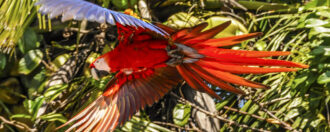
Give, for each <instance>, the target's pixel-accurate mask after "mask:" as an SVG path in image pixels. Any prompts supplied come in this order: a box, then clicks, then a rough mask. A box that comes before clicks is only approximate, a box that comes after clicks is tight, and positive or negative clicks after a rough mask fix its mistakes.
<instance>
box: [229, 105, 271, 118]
mask: <svg viewBox="0 0 330 132" xmlns="http://www.w3.org/2000/svg"><path fill="white" fill-rule="evenodd" d="M223 108H224V109H226V110H230V111H234V112H238V113H241V114H244V115H249V116H252V117H254V118H257V119H259V120H262V121H264V120H266V119H265V118H262V117H260V116H258V115H255V114H249V113H247V112H245V111H241V110H238V109H235V108H231V107H228V106H224V107H223Z"/></svg>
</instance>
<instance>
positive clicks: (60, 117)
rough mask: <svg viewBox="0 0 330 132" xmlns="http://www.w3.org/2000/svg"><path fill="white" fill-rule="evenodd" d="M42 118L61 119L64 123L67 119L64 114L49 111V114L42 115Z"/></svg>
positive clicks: (49, 119) (47, 119) (48, 119)
mask: <svg viewBox="0 0 330 132" xmlns="http://www.w3.org/2000/svg"><path fill="white" fill-rule="evenodd" d="M40 119H43V120H46V121H59V122H62V123H65V122H66V121H67V119H66V118H65V117H64V116H63V115H62V114H58V113H49V114H47V115H42V116H40Z"/></svg>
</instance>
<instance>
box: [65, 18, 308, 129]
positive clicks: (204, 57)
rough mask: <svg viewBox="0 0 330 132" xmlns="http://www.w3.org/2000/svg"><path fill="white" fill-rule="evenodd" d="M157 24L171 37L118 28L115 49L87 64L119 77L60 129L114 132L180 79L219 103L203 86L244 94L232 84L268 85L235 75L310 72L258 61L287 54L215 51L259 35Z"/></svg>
mask: <svg viewBox="0 0 330 132" xmlns="http://www.w3.org/2000/svg"><path fill="white" fill-rule="evenodd" d="M156 25H157V26H158V27H159V28H161V29H162V30H164V31H166V32H167V33H168V34H170V36H168V38H167V37H160V36H159V35H158V36H157V35H154V34H153V33H152V32H151V31H149V30H147V29H143V28H138V29H136V28H134V27H131V26H122V25H121V24H119V23H117V26H118V34H119V37H118V39H119V45H118V46H117V47H116V48H115V49H114V50H112V51H110V52H108V53H106V54H104V55H102V56H101V57H99V58H98V59H97V60H96V61H95V62H94V63H93V64H92V65H91V67H92V68H95V69H96V70H101V69H102V70H105V71H107V72H117V74H116V76H115V78H114V79H113V80H111V81H110V82H109V83H108V85H107V86H108V88H107V89H106V90H105V92H104V93H103V95H102V96H101V97H99V98H98V99H97V100H96V101H95V102H93V103H92V104H90V105H89V106H88V107H87V108H85V109H84V110H82V111H81V112H80V113H79V114H77V115H76V116H75V117H73V118H72V119H70V120H69V121H68V122H67V123H65V124H63V125H62V126H61V127H63V126H65V125H68V124H69V123H72V122H74V121H76V122H75V124H74V125H72V126H71V127H70V128H69V129H68V131H70V130H72V129H74V128H77V130H81V131H87V130H93V131H105V130H114V129H115V128H116V126H117V125H121V124H123V123H124V122H125V121H126V120H128V119H130V118H131V116H132V115H133V114H134V113H135V112H137V111H138V110H139V109H141V108H142V109H143V108H144V107H145V105H149V106H150V105H152V104H153V103H154V102H157V101H158V100H159V99H160V98H162V97H163V96H164V95H165V94H166V93H168V92H169V91H170V90H171V89H172V88H173V87H174V86H176V85H177V84H178V83H179V82H180V81H183V80H184V81H186V82H187V83H188V84H189V85H190V86H191V87H192V88H194V89H196V90H199V91H202V92H206V93H208V94H210V95H211V96H213V97H215V98H219V99H220V97H219V96H218V95H217V94H216V93H215V92H214V91H213V90H212V89H211V88H209V87H208V86H207V85H206V84H205V81H207V82H209V83H211V84H213V85H215V86H218V87H220V88H222V89H224V90H227V91H230V92H234V93H238V94H244V92H243V91H242V90H240V89H237V88H235V87H234V85H243V86H248V87H254V88H267V86H265V85H263V84H260V83H256V82H252V81H249V80H246V79H244V78H242V77H240V76H237V75H234V74H250V73H252V74H262V73H271V72H289V71H296V69H293V68H286V67H298V68H307V67H308V66H307V65H303V64H299V63H294V62H290V61H283V60H273V59H263V58H262V57H271V56H282V55H289V54H290V53H289V52H280V51H241V50H231V49H222V48H219V47H222V46H230V45H233V44H237V43H240V42H242V41H244V40H247V39H250V38H253V37H256V36H259V35H261V33H251V34H245V35H239V36H233V37H225V38H217V39H212V38H213V37H214V36H215V35H216V34H217V33H219V32H221V31H222V30H224V29H225V28H226V27H227V26H229V25H230V22H226V23H224V24H221V25H219V26H216V27H214V28H212V29H209V30H206V31H203V32H202V30H203V29H204V28H205V27H206V26H207V23H202V24H200V25H197V26H195V27H193V28H185V29H181V30H175V29H172V28H169V27H167V26H164V25H161V24H156ZM171 51H174V52H173V53H174V54H173V53H172V52H171ZM175 56H177V58H176V57H175ZM98 60H99V61H98ZM102 61H103V62H102ZM250 66H254V67H250ZM255 66H258V67H255ZM259 66H281V67H280V68H278V67H277V68H269V67H268V68H264V67H259ZM231 84H234V85H231Z"/></svg>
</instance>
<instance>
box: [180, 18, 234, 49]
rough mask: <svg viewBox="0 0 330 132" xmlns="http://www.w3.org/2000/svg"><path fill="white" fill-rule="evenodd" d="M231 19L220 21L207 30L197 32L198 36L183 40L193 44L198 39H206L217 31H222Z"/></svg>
mask: <svg viewBox="0 0 330 132" xmlns="http://www.w3.org/2000/svg"><path fill="white" fill-rule="evenodd" d="M230 23H231V21H227V22H225V23H222V24H220V25H218V26H216V27H214V28H211V29H209V30H206V31H204V32H201V33H199V34H198V36H196V37H194V38H191V39H188V40H186V41H184V42H183V43H185V44H194V42H196V41H197V42H198V41H206V40H208V39H210V38H213V37H214V36H215V35H217V34H218V33H219V32H221V31H223V30H224V29H226V28H227V27H228V26H229V25H230Z"/></svg>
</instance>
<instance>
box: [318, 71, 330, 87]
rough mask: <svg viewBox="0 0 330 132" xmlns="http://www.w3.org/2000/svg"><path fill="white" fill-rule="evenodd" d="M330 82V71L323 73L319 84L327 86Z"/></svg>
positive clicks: (319, 78)
mask: <svg viewBox="0 0 330 132" xmlns="http://www.w3.org/2000/svg"><path fill="white" fill-rule="evenodd" d="M329 82H330V71H327V72H324V73H322V74H321V75H320V76H319V77H318V78H317V83H319V84H325V83H329Z"/></svg>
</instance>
